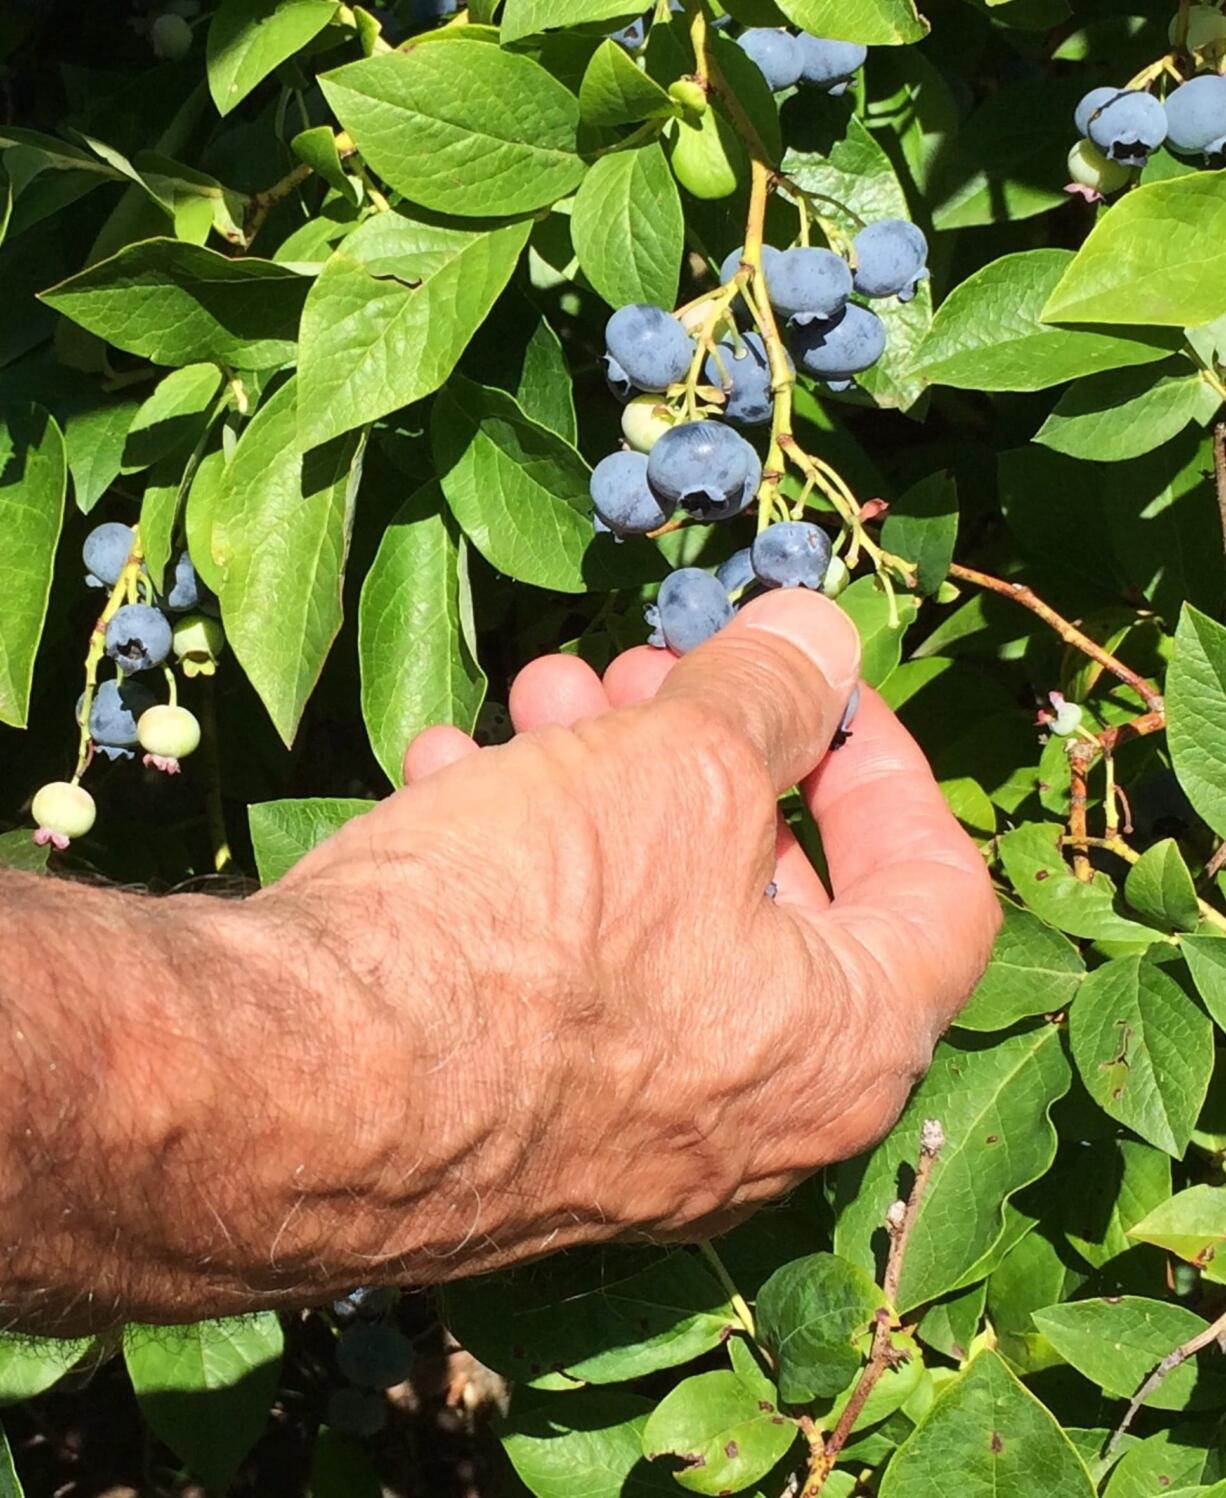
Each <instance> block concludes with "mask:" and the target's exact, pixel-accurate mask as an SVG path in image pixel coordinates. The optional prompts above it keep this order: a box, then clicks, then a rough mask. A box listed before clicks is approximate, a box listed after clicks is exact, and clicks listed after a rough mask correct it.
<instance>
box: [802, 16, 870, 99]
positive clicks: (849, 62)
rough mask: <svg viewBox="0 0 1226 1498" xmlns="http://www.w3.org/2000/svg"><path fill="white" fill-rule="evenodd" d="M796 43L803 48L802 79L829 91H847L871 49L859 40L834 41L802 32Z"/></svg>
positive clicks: (840, 92)
mask: <svg viewBox="0 0 1226 1498" xmlns="http://www.w3.org/2000/svg"><path fill="white" fill-rule="evenodd" d="M796 42H797V45H798V46H799V47H800V81H801V82H802V83H810V84H812V85H813V86H814V87H815V88H820V89H823V90H824V91H825V92H826V93H828V94H842V93H846V92H847V85H848V84H849V83H850V82H851V80H852V78H853V77H854V75H855V74H856V73H857V72H858V71H859V70H860V68H862V67H863V66H864V59H865V58H866V57H867V56H868V48H867V47H862V46H861V45H860V43H859V42H831V41H827V40H826V39H825V38H824V37H820V36H809V35H808V34H807V33H806V32H803V31H802V32H801V34H800V35H799V36H798V37H797V38H796Z"/></svg>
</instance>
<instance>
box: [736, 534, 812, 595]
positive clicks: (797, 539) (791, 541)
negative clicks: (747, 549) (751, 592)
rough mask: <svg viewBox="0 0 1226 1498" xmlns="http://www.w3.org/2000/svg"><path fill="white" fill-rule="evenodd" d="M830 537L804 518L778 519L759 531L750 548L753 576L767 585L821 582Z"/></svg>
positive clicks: (795, 585)
mask: <svg viewBox="0 0 1226 1498" xmlns="http://www.w3.org/2000/svg"><path fill="white" fill-rule="evenodd" d="M830 553H831V547H830V538H829V537H828V536H827V535H826V533H825V531H823V530H819V529H818V527H817V526H815V525H813V524H811V523H810V522H809V521H807V520H780V521H778V522H776V524H774V525H768V526H767V527H766V529H765V530H764V531H759V533H758V535H757V536H756V538H755V539H754V543H753V546H752V548H751V560H752V562H753V570H754V576H755V577H756V578H757V579H758V580H759V582H764V583H765V584H766V585H767V586H768V587H771V588H812V589H813V590H814V592H816V591H817V589H819V588H820V587H821V585H822V580H823V579H824V578H825V576H826V568H827V567H828V566H829V565H830Z"/></svg>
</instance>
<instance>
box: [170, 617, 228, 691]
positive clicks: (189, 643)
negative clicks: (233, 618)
mask: <svg viewBox="0 0 1226 1498" xmlns="http://www.w3.org/2000/svg"><path fill="white" fill-rule="evenodd" d="M172 643H173V647H174V653H175V659H176V660H177V661H178V662H179V663H180V664H181V665H182V667H183V674H184V676H212V675H213V673H214V672H215V671H216V670H217V658H218V656H220V655H221V653H222V651H223V650H224V649H225V648H226V632H225V630H224V629H222V627H221V620H220V619H212V618H210V617H209V615H208V614H184V616H183V617H182V619H179V620H177V621H176V623H175V627H174V635H173V637H172Z"/></svg>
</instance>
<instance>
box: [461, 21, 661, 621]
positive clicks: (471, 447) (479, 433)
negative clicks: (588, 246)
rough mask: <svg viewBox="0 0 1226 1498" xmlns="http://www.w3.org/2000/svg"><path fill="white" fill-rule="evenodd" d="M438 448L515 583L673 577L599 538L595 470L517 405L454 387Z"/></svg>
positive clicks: (641, 549) (639, 552)
mask: <svg viewBox="0 0 1226 1498" xmlns="http://www.w3.org/2000/svg"><path fill="white" fill-rule="evenodd" d="M449 45H450V44H449ZM433 439H434V454H435V462H436V464H437V467H438V473H439V482H440V483H441V484H442V486H443V493H444V494H445V495H446V496H447V503H448V504H449V505H450V506H451V510H452V513H453V514H454V515H455V517H456V519H457V520H458V521H459V523H460V526H461V528H462V529H463V531H464V533H465V535H466V536H467V537H468V538H469V540H470V541H471V542H472V543H473V545H474V546H475V547H476V548H477V550H478V551H479V552H480V553H481V555H482V556H483V557H485V559H486V561H488V562H489V563H490V564H491V566H494V567H496V568H497V569H498V570H499V571H500V572H505V573H506V574H507V576H508V577H513V578H515V579H517V580H518V581H519V582H525V583H534V584H535V585H536V586H537V587H541V588H552V589H554V590H555V591H557V592H559V593H584V592H587V591H588V590H589V589H597V588H607V587H617V586H621V585H623V584H628V583H630V582H631V581H632V580H637V581H638V582H647V581H649V580H651V579H653V578H658V577H662V576H663V575H664V572H665V570H666V568H665V564H664V561H663V558H662V557H661V555H660V552H659V549H658V548H657V547H655V546H654V545H652V543H650V542H644V543H643V544H642V545H639V546H635V545H634V544H633V543H631V542H628V543H626V544H625V545H623V546H621V547H618V546H616V545H615V544H609V543H610V538H609V537H608V536H601V537H595V536H594V535H593V532H592V522H591V518H590V515H591V500H590V498H589V496H588V468H587V464H586V463H584V461H583V459H582V458H581V457H580V456H579V454H578V453H577V452H576V451H575V450H574V448H573V447H571V446H570V445H569V444H568V443H566V442H564V441H563V440H562V438H561V437H559V436H558V435H557V433H556V432H551V431H548V430H547V429H546V428H545V427H542V426H538V425H537V424H536V423H535V422H533V421H529V419H528V418H527V417H526V416H525V415H524V414H523V412H522V411H521V410H520V409H519V407H518V406H517V405H516V404H515V402H514V401H513V400H512V399H511V397H510V396H509V395H506V394H504V393H503V392H502V391H500V390H493V389H490V388H488V387H486V386H482V385H475V384H474V383H473V382H472V381H471V380H465V379H453V380H452V381H451V383H450V384H449V385H448V386H447V388H446V390H445V391H444V392H443V394H442V395H441V396H440V397H439V399H438V400H437V401H436V402H435V406H434V417H433Z"/></svg>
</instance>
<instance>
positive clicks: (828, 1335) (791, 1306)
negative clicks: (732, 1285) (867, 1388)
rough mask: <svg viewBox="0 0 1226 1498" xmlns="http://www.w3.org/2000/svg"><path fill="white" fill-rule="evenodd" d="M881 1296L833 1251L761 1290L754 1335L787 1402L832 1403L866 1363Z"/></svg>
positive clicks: (789, 1267) (782, 1273)
mask: <svg viewBox="0 0 1226 1498" xmlns="http://www.w3.org/2000/svg"><path fill="white" fill-rule="evenodd" d="M884 1305H885V1298H884V1296H883V1295H882V1293H881V1291H880V1290H879V1289H878V1288H877V1285H876V1283H875V1282H874V1280H873V1279H872V1277H871V1276H870V1275H868V1274H867V1273H865V1271H864V1270H863V1269H861V1268H860V1267H859V1266H858V1265H856V1264H852V1263H849V1262H848V1260H846V1259H841V1258H839V1256H838V1255H837V1254H826V1253H819V1254H810V1255H808V1257H806V1258H803V1259H793V1260H792V1262H791V1263H790V1264H784V1265H783V1267H782V1268H780V1269H777V1270H776V1271H775V1272H774V1274H772V1275H771V1277H770V1278H769V1279H768V1280H767V1281H766V1283H765V1284H764V1285H763V1286H762V1288H761V1290H760V1291H759V1292H758V1300H757V1308H756V1312H757V1321H758V1332H759V1335H760V1337H761V1339H762V1341H763V1343H764V1344H765V1345H766V1346H767V1347H769V1348H770V1350H771V1353H772V1354H773V1356H774V1358H775V1364H776V1369H777V1372H778V1378H779V1392H780V1393H781V1394H782V1396H783V1398H784V1399H786V1400H787V1401H788V1403H789V1404H808V1403H809V1402H810V1400H813V1399H832V1398H833V1397H834V1396H835V1395H836V1394H838V1393H840V1392H841V1391H842V1389H843V1388H844V1386H845V1385H846V1384H847V1383H848V1381H849V1380H850V1379H851V1378H852V1377H853V1376H854V1375H855V1373H856V1370H857V1369H858V1368H859V1367H860V1365H861V1363H862V1362H863V1360H864V1354H865V1351H866V1348H867V1339H868V1336H869V1333H870V1332H871V1330H872V1327H873V1324H874V1321H875V1318H876V1315H877V1312H878V1311H879V1310H880V1309H881V1308H882V1307H883V1306H884Z"/></svg>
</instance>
